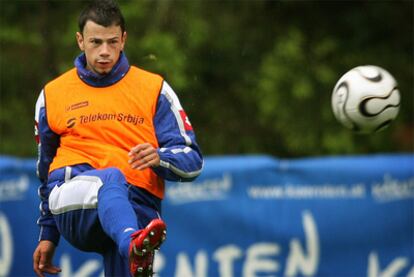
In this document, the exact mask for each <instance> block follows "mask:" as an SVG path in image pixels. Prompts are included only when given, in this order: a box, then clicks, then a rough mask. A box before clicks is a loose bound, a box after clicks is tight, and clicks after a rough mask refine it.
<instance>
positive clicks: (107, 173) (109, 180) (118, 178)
mask: <svg viewBox="0 0 414 277" xmlns="http://www.w3.org/2000/svg"><path fill="white" fill-rule="evenodd" d="M98 172H99V173H98V174H99V175H100V176H98V177H100V178H101V180H102V183H103V184H104V186H105V185H123V184H126V183H127V181H126V179H125V176H124V174H123V173H122V172H121V170H119V169H118V168H115V167H109V168H105V169H102V170H99V171H98Z"/></svg>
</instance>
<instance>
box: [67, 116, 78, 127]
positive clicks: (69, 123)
mask: <svg viewBox="0 0 414 277" xmlns="http://www.w3.org/2000/svg"><path fill="white" fill-rule="evenodd" d="M75 124H76V117H72V118H69V119H68V121H66V127H67V128H69V129H70V128H73V127H74V126H75Z"/></svg>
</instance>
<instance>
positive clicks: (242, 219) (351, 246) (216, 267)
mask: <svg viewBox="0 0 414 277" xmlns="http://www.w3.org/2000/svg"><path fill="white" fill-rule="evenodd" d="M38 185H39V181H38V180H37V178H36V174H35V161H34V160H33V159H16V158H12V157H4V156H3V157H0V276H10V277H19V276H34V273H33V271H32V253H33V250H34V249H35V247H36V245H37V235H38V227H37V225H36V220H37V217H38V214H39V209H38V205H39V200H38V196H37V186H38ZM166 187H167V190H166V197H165V199H164V201H163V217H164V219H165V221H166V222H167V225H168V236H167V241H166V242H165V243H164V244H163V246H162V248H161V251H160V252H158V254H157V257H156V263H155V269H156V272H157V276H160V277H161V276H166V277H169V276H171V277H187V276H188V277H210V276H218V277H232V276H243V277H253V276H367V277H374V276H410V277H413V276H414V155H412V154H401V155H372V156H345V157H320V158H306V159H288V160H287V159H276V158H274V157H270V156H222V157H208V158H206V161H205V168H204V171H203V173H202V175H201V176H200V177H199V178H198V179H197V180H196V181H194V182H192V183H168V184H167V186H166ZM54 261H55V264H56V265H58V266H60V267H61V268H62V273H61V274H60V276H63V277H74V276H75V277H83V276H85V277H86V276H91V277H95V276H103V268H102V260H101V258H100V256H99V255H96V254H91V253H83V252H81V251H79V250H77V249H75V248H73V247H72V246H70V245H69V244H68V243H67V242H65V241H64V240H63V239H62V240H61V243H60V245H59V247H58V250H57V252H56V254H55V259H54Z"/></svg>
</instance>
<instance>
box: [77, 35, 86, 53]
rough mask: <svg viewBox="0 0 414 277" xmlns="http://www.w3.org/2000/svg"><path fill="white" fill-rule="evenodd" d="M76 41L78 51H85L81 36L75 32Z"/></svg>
mask: <svg viewBox="0 0 414 277" xmlns="http://www.w3.org/2000/svg"><path fill="white" fill-rule="evenodd" d="M76 41H77V43H78V46H79V49H80V50H81V51H85V45H84V40H83V35H82V34H81V33H79V32H76Z"/></svg>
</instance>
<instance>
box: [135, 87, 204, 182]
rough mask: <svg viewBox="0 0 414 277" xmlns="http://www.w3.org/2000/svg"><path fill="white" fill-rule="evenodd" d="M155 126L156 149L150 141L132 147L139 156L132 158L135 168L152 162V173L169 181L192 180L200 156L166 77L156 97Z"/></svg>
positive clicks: (190, 129) (199, 166) (198, 164)
mask: <svg viewBox="0 0 414 277" xmlns="http://www.w3.org/2000/svg"><path fill="white" fill-rule="evenodd" d="M154 126H155V132H156V136H157V139H158V144H159V149H155V148H154V147H152V146H151V145H149V144H141V145H138V146H136V147H134V148H132V149H131V153H130V156H134V154H135V155H136V157H137V156H139V157H138V158H134V157H133V158H132V159H131V160H132V165H137V166H138V167H137V169H143V168H145V167H148V166H152V170H153V171H154V172H155V173H157V174H158V175H159V176H160V177H162V178H164V179H166V180H169V181H181V182H185V181H192V180H194V179H195V178H196V177H197V176H198V175H200V173H201V170H202V168H203V157H202V154H201V151H200V148H199V146H198V144H197V142H196V139H195V134H194V131H193V128H192V126H191V123H190V121H189V119H188V117H187V115H186V114H185V112H184V110H183V108H182V107H181V104H180V102H179V100H178V97H177V95H176V94H175V92H174V91H173V90H172V88H171V87H170V86H169V85H168V84H167V82H165V81H164V82H163V86H162V89H161V93H160V96H159V98H158V103H157V111H156V114H155V116H154ZM136 160H137V162H134V161H136ZM142 160H143V161H142ZM145 162H147V163H145Z"/></svg>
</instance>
